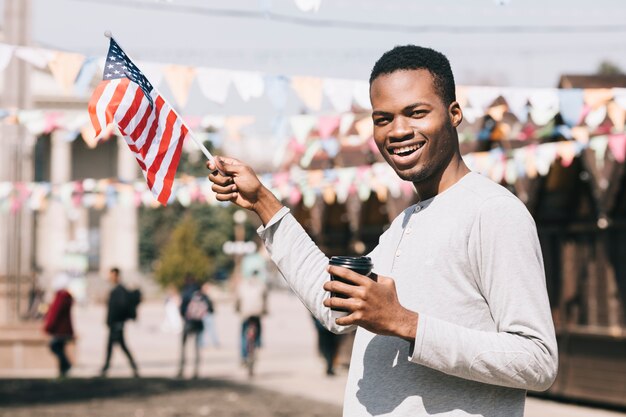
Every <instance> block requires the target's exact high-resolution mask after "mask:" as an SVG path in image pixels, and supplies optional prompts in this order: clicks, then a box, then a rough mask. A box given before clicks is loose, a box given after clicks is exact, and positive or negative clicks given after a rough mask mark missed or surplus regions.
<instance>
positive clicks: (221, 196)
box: [215, 193, 239, 201]
mask: <svg viewBox="0 0 626 417" xmlns="http://www.w3.org/2000/svg"><path fill="white" fill-rule="evenodd" d="M238 195H239V194H238V193H228V194H216V195H215V198H216V199H217V200H218V201H235V200H236V199H237V196H238Z"/></svg>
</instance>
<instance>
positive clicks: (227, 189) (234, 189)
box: [211, 184, 237, 194]
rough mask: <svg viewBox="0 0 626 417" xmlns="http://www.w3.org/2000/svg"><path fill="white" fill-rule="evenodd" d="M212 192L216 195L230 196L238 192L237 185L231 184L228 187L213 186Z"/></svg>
mask: <svg viewBox="0 0 626 417" xmlns="http://www.w3.org/2000/svg"><path fill="white" fill-rule="evenodd" d="M211 190H213V192H214V193H216V194H229V193H235V192H237V186H236V185H235V184H230V185H226V186H222V185H217V184H213V185H212V186H211Z"/></svg>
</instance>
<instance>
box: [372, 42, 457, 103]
mask: <svg viewBox="0 0 626 417" xmlns="http://www.w3.org/2000/svg"><path fill="white" fill-rule="evenodd" d="M417 69H425V70H427V71H428V72H430V74H431V75H432V77H433V82H434V84H435V90H436V91H437V94H439V96H440V97H441V99H442V100H443V102H444V103H445V104H450V103H452V102H453V101H456V93H455V87H454V75H452V68H450V61H448V58H447V57H446V56H445V55H444V54H442V53H441V52H437V51H435V50H434V49H430V48H424V47H422V46H416V45H404V46H396V47H395V48H393V49H391V50H389V51H387V52H385V53H384V54H383V55H382V56H381V57H380V58H379V59H378V61H376V63H375V64H374V68H372V73H371V74H370V85H372V82H374V80H375V79H376V78H378V77H379V76H381V75H386V74H391V73H393V72H396V71H406V70H417Z"/></svg>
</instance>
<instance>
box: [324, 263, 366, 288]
mask: <svg viewBox="0 0 626 417" xmlns="http://www.w3.org/2000/svg"><path fill="white" fill-rule="evenodd" d="M328 272H329V273H330V274H331V275H335V276H337V277H340V278H343V279H344V280H346V281H348V282H350V283H352V284H354V285H369V284H370V283H371V282H372V280H371V279H369V278H368V277H366V276H365V275H361V274H358V273H356V272H354V271H352V270H350V269H348V268H343V267H341V266H334V265H329V266H328Z"/></svg>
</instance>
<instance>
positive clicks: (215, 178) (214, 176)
mask: <svg viewBox="0 0 626 417" xmlns="http://www.w3.org/2000/svg"><path fill="white" fill-rule="evenodd" d="M208 178H209V181H211V182H212V183H213V184H217V185H221V186H222V187H225V186H227V185H230V184H233V183H234V182H235V180H234V179H233V177H230V176H227V175H222V174H219V173H214V172H213V173H211V174H209V176H208Z"/></svg>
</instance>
